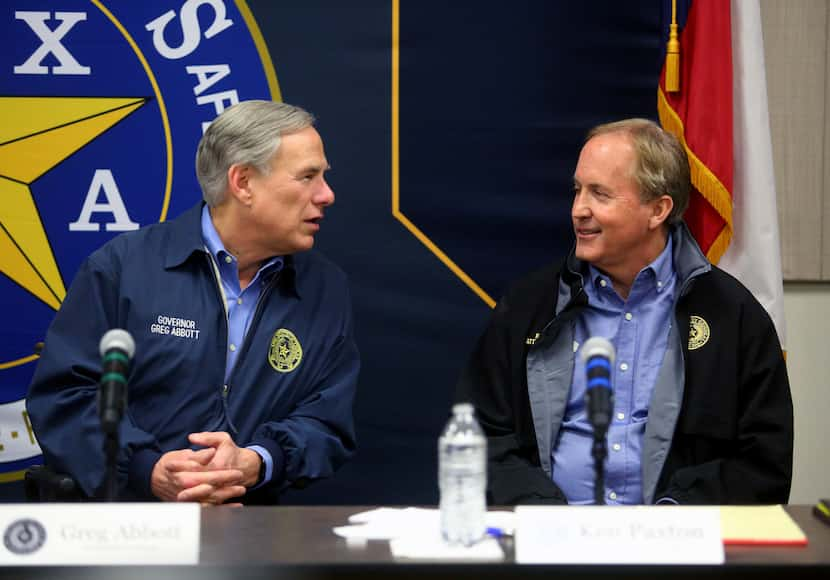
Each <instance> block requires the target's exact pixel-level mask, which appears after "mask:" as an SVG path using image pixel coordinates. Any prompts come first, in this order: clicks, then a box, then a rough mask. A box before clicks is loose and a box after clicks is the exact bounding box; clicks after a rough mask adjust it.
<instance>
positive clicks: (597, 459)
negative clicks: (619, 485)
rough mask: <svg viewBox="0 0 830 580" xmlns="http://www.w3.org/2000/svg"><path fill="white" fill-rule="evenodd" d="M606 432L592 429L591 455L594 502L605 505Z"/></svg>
mask: <svg viewBox="0 0 830 580" xmlns="http://www.w3.org/2000/svg"><path fill="white" fill-rule="evenodd" d="M605 436H606V433H605V432H603V433H599V432H597V431H596V430H594V445H593V447H592V448H591V456H592V457H593V458H594V504H595V505H605V458H606V457H608V441H607V440H606V437H605Z"/></svg>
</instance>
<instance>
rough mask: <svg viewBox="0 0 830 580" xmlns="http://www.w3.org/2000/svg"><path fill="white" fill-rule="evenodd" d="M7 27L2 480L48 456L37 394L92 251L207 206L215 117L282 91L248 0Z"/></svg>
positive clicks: (79, 12) (2, 76) (1, 57)
mask: <svg viewBox="0 0 830 580" xmlns="http://www.w3.org/2000/svg"><path fill="white" fill-rule="evenodd" d="M0 34H2V36H3V38H4V39H5V41H4V50H3V51H0V274H1V275H0V301H2V302H0V303H2V305H3V314H4V317H5V318H4V323H3V329H2V340H0V483H2V482H4V481H12V480H17V479H20V478H22V475H23V472H24V471H25V469H26V467H28V466H29V465H33V464H36V463H40V458H39V455H40V449H39V448H38V446H37V441H36V439H35V437H34V433H33V432H32V429H31V426H30V424H29V421H28V417H27V416H26V412H25V406H24V401H23V398H24V397H25V394H26V388H27V387H28V384H29V381H30V380H31V376H32V372H33V370H34V363H35V361H36V360H37V350H38V348H39V344H40V343H42V341H43V340H44V336H45V334H46V329H47V327H48V325H49V323H50V322H51V320H52V317H53V316H54V314H55V311H56V310H57V309H58V308H59V307H60V305H61V302H62V301H63V298H64V296H65V295H66V288H67V286H68V285H69V282H70V281H71V280H72V278H73V276H74V275H75V272H76V271H77V269H78V266H79V265H80V263H81V261H82V260H83V259H84V258H85V257H86V256H88V255H89V254H90V253H91V252H92V251H94V250H95V249H97V248H98V247H100V246H101V245H102V244H103V243H104V242H106V241H107V240H109V239H110V238H112V237H113V236H115V235H117V234H119V233H121V232H125V231H130V230H135V229H138V228H139V227H141V226H142V225H146V224H150V223H152V222H157V221H164V220H165V219H167V217H168V216H170V215H175V214H178V213H180V212H181V211H182V210H184V209H185V208H187V207H189V206H190V205H192V204H193V203H195V202H196V201H197V200H198V199H199V198H200V197H201V194H200V191H199V188H198V184H197V182H196V178H195V175H194V170H193V158H194V155H195V151H196V144H197V143H198V140H199V138H200V137H201V135H202V131H203V130H204V128H205V127H206V126H207V125H208V124H209V123H210V121H211V120H212V119H213V118H215V117H216V115H217V114H219V113H221V112H222V111H223V110H224V109H225V108H227V107H229V106H230V105H232V104H234V103H236V102H238V101H240V100H245V99H252V98H259V99H268V98H271V99H275V100H279V99H280V95H279V87H278V85H277V79H276V74H275V72H274V70H273V66H272V65H271V60H270V57H269V56H268V54H267V51H266V48H265V43H264V42H263V40H262V36H261V34H260V32H259V30H258V28H257V26H256V23H255V22H254V20H253V17H252V16H251V13H250V11H249V9H248V7H247V5H246V4H245V2H244V1H242V0H237V1H236V2H234V1H232V0H224V1H223V0H186V1H183V0H179V1H161V0H160V1H155V2H135V1H132V0H111V1H107V0H51V1H41V2H31V1H30V0H9V1H7V2H3V7H2V8H0Z"/></svg>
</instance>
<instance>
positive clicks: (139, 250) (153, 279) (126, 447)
mask: <svg viewBox="0 0 830 580" xmlns="http://www.w3.org/2000/svg"><path fill="white" fill-rule="evenodd" d="M200 212H201V204H199V205H197V206H196V207H194V208H192V209H191V210H189V211H187V212H186V213H185V214H183V215H182V216H181V217H179V218H178V219H176V220H173V221H169V222H165V223H160V224H154V225H152V226H148V227H145V228H142V229H140V230H138V231H135V232H130V233H127V234H123V235H121V236H119V237H117V238H115V239H113V240H112V241H110V242H109V243H107V244H106V245H105V246H103V247H102V248H101V249H99V250H98V251H96V252H95V253H93V254H92V255H91V256H90V257H89V258H88V259H87V260H86V261H85V262H84V264H83V265H82V266H81V268H80V270H79V271H78V274H77V275H76V277H75V280H74V281H73V283H72V286H71V288H70V290H69V292H68V294H67V296H66V299H65V300H64V302H63V304H62V306H61V309H60V310H59V312H58V313H57V315H56V316H55V319H54V321H53V322H52V325H51V326H50V328H49V331H48V333H47V335H46V340H45V347H44V350H43V353H42V355H41V358H40V361H39V363H38V366H37V369H36V371H35V375H34V378H33V380H32V384H31V385H30V387H29V394H28V398H27V402H26V407H27V410H28V413H29V416H30V418H31V421H32V426H33V427H34V431H35V434H36V436H37V439H38V442H39V443H40V446H41V448H42V449H43V454H44V459H45V462H46V464H47V465H49V466H50V467H52V468H53V469H55V470H56V471H59V472H64V473H68V474H70V475H71V476H72V477H74V478H75V480H77V481H78V482H79V484H80V485H81V487H82V489H83V491H84V492H85V493H86V494H88V495H93V494H96V493H98V492H99V490H100V489H101V486H102V484H103V478H104V468H105V462H104V453H103V436H102V434H101V431H100V425H99V420H98V416H97V408H96V392H97V384H98V380H99V378H100V368H101V357H100V355H99V353H98V342H99V340H100V339H101V336H103V334H104V333H105V332H106V331H107V330H109V329H112V328H123V329H126V330H127V331H128V332H129V333H130V334H132V336H133V338H134V339H135V342H136V353H135V357H134V359H133V365H132V368H131V370H130V375H129V395H128V409H127V413H126V416H125V418H124V421H123V423H122V425H121V429H120V433H119V435H120V440H121V451H120V454H119V458H118V474H119V489H120V493H121V494H122V497H123V498H125V499H153V495H152V493H151V491H150V474H151V472H152V469H153V466H154V465H155V463H156V462H157V461H158V459H159V458H160V457H161V455H162V454H163V453H165V452H167V451H171V450H175V449H183V448H187V447H190V445H189V443H188V441H187V436H188V434H189V433H193V432H199V431H227V432H228V433H230V434H231V436H232V437H233V439H234V441H235V442H236V444H237V445H240V446H247V445H261V446H262V447H264V448H266V449H267V450H268V451H269V452H270V453H271V457H272V458H273V461H274V472H273V477H272V479H271V482H270V483H269V484H268V485H266V486H263V488H261V489H259V490H256V491H255V492H253V493H251V492H249V495H250V497H248V496H246V497H248V499H252V500H255V501H266V502H272V501H277V496H278V494H279V492H280V490H281V489H284V488H285V487H286V486H287V485H291V484H298V485H299V484H302V483H304V482H306V481H308V480H313V479H317V478H321V477H326V476H329V475H331V474H332V473H333V472H334V471H335V470H336V469H337V468H338V467H339V466H340V465H341V464H342V463H343V462H344V461H346V460H347V459H348V458H349V457H350V456H351V455H352V454H353V453H354V449H355V435H354V424H353V416H352V405H353V401H354V396H355V390H356V384H357V376H358V371H359V367H360V361H359V355H358V351H357V347H356V345H355V342H354V339H353V329H352V314H351V300H350V296H349V291H348V287H347V282H346V277H345V275H344V274H343V272H342V271H341V270H340V269H339V268H338V267H337V266H335V265H334V264H332V263H331V262H329V261H328V260H327V259H326V258H324V257H323V256H322V255H321V254H319V253H318V252H315V251H309V252H303V253H300V254H296V255H293V256H289V257H287V260H286V264H285V268H283V270H282V271H281V272H279V273H276V274H274V275H273V276H272V277H271V278H270V279H266V283H265V284H264V289H263V293H262V297H261V299H260V303H259V304H258V305H257V309H256V312H255V314H254V319H253V321H252V323H251V326H250V328H249V330H248V334H247V335H246V338H245V341H244V343H243V345H242V347H241V350H240V352H239V356H238V358H237V362H236V365H235V367H234V369H233V372H232V374H231V376H230V378H229V380H228V382H227V384H225V381H224V374H225V354H226V351H225V349H226V348H227V319H226V315H225V310H224V307H223V305H222V298H221V294H220V292H219V289H218V286H217V282H216V279H215V275H214V271H213V267H212V265H211V262H210V258H209V255H208V253H207V251H206V250H205V248H204V243H203V241H202V237H201V227H200ZM255 498H256V499H255ZM243 500H245V498H243Z"/></svg>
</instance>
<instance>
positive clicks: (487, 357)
mask: <svg viewBox="0 0 830 580" xmlns="http://www.w3.org/2000/svg"><path fill="white" fill-rule="evenodd" d="M511 302H512V301H511V298H510V295H509V294H508V296H507V297H505V298H503V299H502V300H501V301H500V302H499V303H498V304H497V305H496V308H495V310H494V312H493V315H492V317H491V319H490V322H489V324H488V326H487V328H486V330H485V331H484V333H483V334H482V335H481V337H480V338H479V340H478V342H477V343H476V346H475V349H474V350H473V353H472V355H471V357H470V359H469V361H468V363H467V365H466V367H465V369H464V370H463V372H462V376H461V379H460V381H459V383H458V386H457V390H456V399H457V400H459V401H462V400H463V401H470V402H472V403H473V405H474V406H475V409H476V414H477V416H478V420H479V422H480V423H481V426H482V428H483V429H484V432H485V434H486V435H487V457H488V460H487V464H488V465H487V467H488V469H487V502H488V503H489V504H490V505H514V504H520V503H526V504H562V503H566V502H565V498H564V495H563V494H562V492H561V490H560V489H559V488H558V487H557V486H556V484H554V483H553V480H551V478H549V477H548V476H547V474H546V473H545V472H544V470H543V469H542V468H541V467H540V465H539V459H538V455H539V451H538V448H537V446H536V439H535V435H534V432H533V425H532V419H531V416H530V405H529V403H528V393H527V377H526V370H525V349H526V346H525V341H526V337H525V336H524V335H523V330H522V329H521V328H518V329H517V321H516V319H515V317H516V313H515V312H513V309H512V307H511Z"/></svg>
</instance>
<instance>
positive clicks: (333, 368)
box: [245, 288, 360, 503]
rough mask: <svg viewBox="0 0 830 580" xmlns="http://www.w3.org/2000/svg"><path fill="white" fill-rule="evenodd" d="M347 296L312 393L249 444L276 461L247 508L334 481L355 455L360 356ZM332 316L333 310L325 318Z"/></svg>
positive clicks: (334, 322)
mask: <svg viewBox="0 0 830 580" xmlns="http://www.w3.org/2000/svg"><path fill="white" fill-rule="evenodd" d="M344 296H345V299H344V300H343V301H342V302H339V304H340V308H339V316H338V317H337V318H336V319H333V320H332V321H331V322H330V323H329V324H330V327H331V336H334V337H336V338H335V339H334V340H333V342H332V345H331V347H330V348H329V350H328V352H327V353H326V356H325V357H324V360H323V362H322V364H321V367H320V369H319V371H318V372H316V373H315V374H314V376H315V381H314V384H313V386H312V387H311V389H310V390H308V391H306V395H305V396H304V397H302V398H301V399H300V400H299V401H297V403H296V404H295V405H294V408H293V409H292V411H291V413H290V414H289V415H288V416H286V417H283V418H280V419H277V420H273V421H268V422H265V423H263V424H262V425H260V426H259V427H258V428H257V429H256V431H255V432H254V435H253V437H252V440H251V441H250V442H246V443H245V445H246V446H248V445H260V446H262V447H264V448H265V449H267V450H268V452H269V453H270V454H271V459H272V461H273V473H272V477H271V480H270V482H269V483H268V484H266V485H264V486H262V488H259V489H257V490H254V491H253V492H252V493H250V495H251V497H250V498H249V499H246V500H245V501H246V503H260V502H265V503H271V502H273V500H274V498H275V497H276V494H278V493H279V492H280V491H281V490H282V489H284V488H285V487H287V486H289V485H293V486H294V487H298V488H302V487H305V486H306V485H307V484H308V483H309V482H310V481H313V480H315V479H320V478H323V477H328V476H330V475H331V474H333V473H334V472H335V471H336V470H337V469H338V468H339V467H340V466H341V465H343V463H345V462H346V461H347V460H348V459H350V458H351V457H352V455H354V452H355V449H356V438H355V427H354V416H353V405H354V399H355V394H356V391H357V378H358V373H359V371H360V356H359V353H358V349H357V345H356V344H355V340H354V329H353V322H352V312H351V300H350V298H349V292H348V288H344ZM332 312H333V311H332V310H327V311H325V312H324V315H325V314H326V313H328V314H331V313H332ZM322 318H323V316H321V322H320V324H323V320H322ZM246 497H247V496H246ZM269 498H270V499H269Z"/></svg>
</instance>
